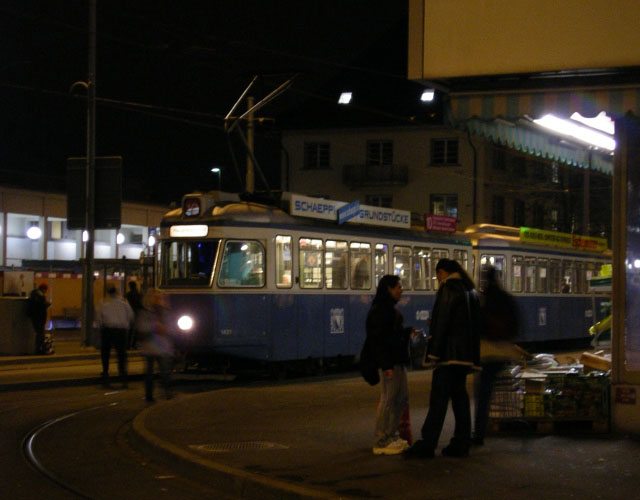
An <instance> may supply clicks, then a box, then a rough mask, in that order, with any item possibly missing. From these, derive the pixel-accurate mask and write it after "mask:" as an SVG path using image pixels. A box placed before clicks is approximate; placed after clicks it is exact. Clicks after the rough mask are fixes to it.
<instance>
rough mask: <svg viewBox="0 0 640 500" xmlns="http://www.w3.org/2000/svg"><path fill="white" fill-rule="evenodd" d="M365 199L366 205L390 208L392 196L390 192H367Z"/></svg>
mask: <svg viewBox="0 0 640 500" xmlns="http://www.w3.org/2000/svg"><path fill="white" fill-rule="evenodd" d="M365 200H366V204H367V205H371V206H374V207H386V208H391V207H392V206H393V196H391V195H390V194H368V195H367V196H366V197H365Z"/></svg>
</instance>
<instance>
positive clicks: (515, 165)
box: [511, 156, 527, 179]
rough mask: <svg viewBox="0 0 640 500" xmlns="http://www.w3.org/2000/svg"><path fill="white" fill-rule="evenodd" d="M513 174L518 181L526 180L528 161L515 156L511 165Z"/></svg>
mask: <svg viewBox="0 0 640 500" xmlns="http://www.w3.org/2000/svg"><path fill="white" fill-rule="evenodd" d="M511 172H512V174H513V176H514V177H515V178H516V179H526V178H527V160H526V159H525V158H524V157H523V156H514V158H513V160H512V163H511Z"/></svg>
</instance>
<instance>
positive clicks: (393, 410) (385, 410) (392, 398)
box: [376, 365, 409, 441]
mask: <svg viewBox="0 0 640 500" xmlns="http://www.w3.org/2000/svg"><path fill="white" fill-rule="evenodd" d="M380 390H381V392H380V403H379V405H378V414H377V417H376V440H377V441H385V440H388V439H391V438H393V437H394V436H395V435H396V433H397V432H398V423H399V422H400V419H401V418H402V413H403V412H404V408H405V406H406V405H407V401H408V400H409V388H408V385H407V370H406V368H405V367H404V366H402V365H395V366H394V367H393V376H392V377H391V379H388V378H386V377H385V376H384V373H382V374H381V377H380Z"/></svg>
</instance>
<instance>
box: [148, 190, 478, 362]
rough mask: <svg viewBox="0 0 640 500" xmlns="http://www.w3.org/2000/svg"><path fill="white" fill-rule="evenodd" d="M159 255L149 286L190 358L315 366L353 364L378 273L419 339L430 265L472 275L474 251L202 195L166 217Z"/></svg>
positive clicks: (416, 234)
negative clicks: (394, 290)
mask: <svg viewBox="0 0 640 500" xmlns="http://www.w3.org/2000/svg"><path fill="white" fill-rule="evenodd" d="M285 196H286V195H283V198H284V197H285ZM317 201H318V203H322V204H325V203H328V202H327V201H326V200H317ZM319 207H320V208H319V210H320V211H322V210H325V209H326V210H329V209H330V207H328V206H324V208H323V207H322V206H321V205H319ZM370 208H371V207H370ZM158 251H159V256H158V257H159V283H158V285H159V287H160V288H161V289H162V290H163V291H164V292H165V293H166V294H167V295H168V297H169V302H170V305H171V311H172V313H171V314H172V315H173V316H174V321H175V324H176V325H178V331H179V335H180V339H181V340H180V343H181V348H182V350H184V351H186V352H187V353H188V354H189V355H190V356H200V357H204V356H206V357H207V358H208V359H211V358H212V357H213V358H215V359H217V360H219V361H224V362H225V363H229V362H234V361H238V360H252V361H254V362H255V361H261V362H266V363H274V364H277V363H286V362H293V361H303V360H304V361H307V362H308V361H309V360H310V361H311V362H312V363H315V364H319V363H322V362H323V361H327V360H336V359H342V360H347V361H349V360H352V359H353V357H354V356H355V355H356V354H358V353H359V351H360V349H361V346H362V344H363V342H364V336H365V326H364V325H365V318H366V315H367V312H368V310H369V307H370V304H371V301H372V299H373V296H374V294H375V290H376V285H377V283H378V281H379V279H380V278H381V277H382V276H383V275H385V274H389V273H395V274H398V275H399V276H400V277H401V279H402V284H403V287H404V290H405V292H404V294H403V298H402V301H401V303H400V304H399V306H400V309H401V310H402V313H403V315H404V317H405V324H406V325H407V326H413V327H415V328H418V329H424V328H425V326H426V323H425V321H426V320H427V319H428V317H429V311H430V310H431V308H432V306H433V299H434V296H435V289H436V286H437V285H436V283H437V281H436V278H435V263H436V262H437V260H438V259H440V258H442V257H448V258H453V259H456V260H458V261H459V262H461V263H462V265H463V266H464V267H465V268H468V269H469V270H470V268H469V267H468V266H469V265H470V263H471V251H472V249H471V243H470V241H469V239H468V238H467V237H466V236H464V235H460V234H457V235H451V236H447V235H444V236H433V235H429V234H428V233H426V232H424V231H417V230H411V229H398V228H393V227H387V226H384V227H383V226H364V225H361V224H350V223H347V224H338V223H337V222H336V221H335V220H334V221H326V220H318V219H313V218H308V217H300V216H294V215H291V214H290V213H289V210H287V207H286V206H285V202H284V201H283V202H281V204H280V206H272V205H267V204H260V203H254V202H250V201H241V200H240V199H238V198H237V195H231V194H225V193H220V192H212V193H208V194H190V195H187V196H185V197H184V198H183V200H182V206H181V207H180V208H178V209H176V210H173V211H171V212H169V213H168V214H167V215H166V216H165V217H164V219H163V221H162V224H161V231H160V244H159V248H158Z"/></svg>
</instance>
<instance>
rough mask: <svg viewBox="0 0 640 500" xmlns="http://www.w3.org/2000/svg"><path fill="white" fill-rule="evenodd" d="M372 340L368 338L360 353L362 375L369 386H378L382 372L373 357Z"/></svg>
mask: <svg viewBox="0 0 640 500" xmlns="http://www.w3.org/2000/svg"><path fill="white" fill-rule="evenodd" d="M372 347H373V346H372V343H371V339H370V338H369V337H367V338H366V339H365V341H364V345H363V346H362V350H361V351H360V366H359V367H360V374H361V375H362V378H363V379H365V381H366V382H367V383H368V384H369V385H376V384H378V383H379V382H380V372H379V371H378V363H377V362H376V360H375V358H374V356H373V349H372Z"/></svg>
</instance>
